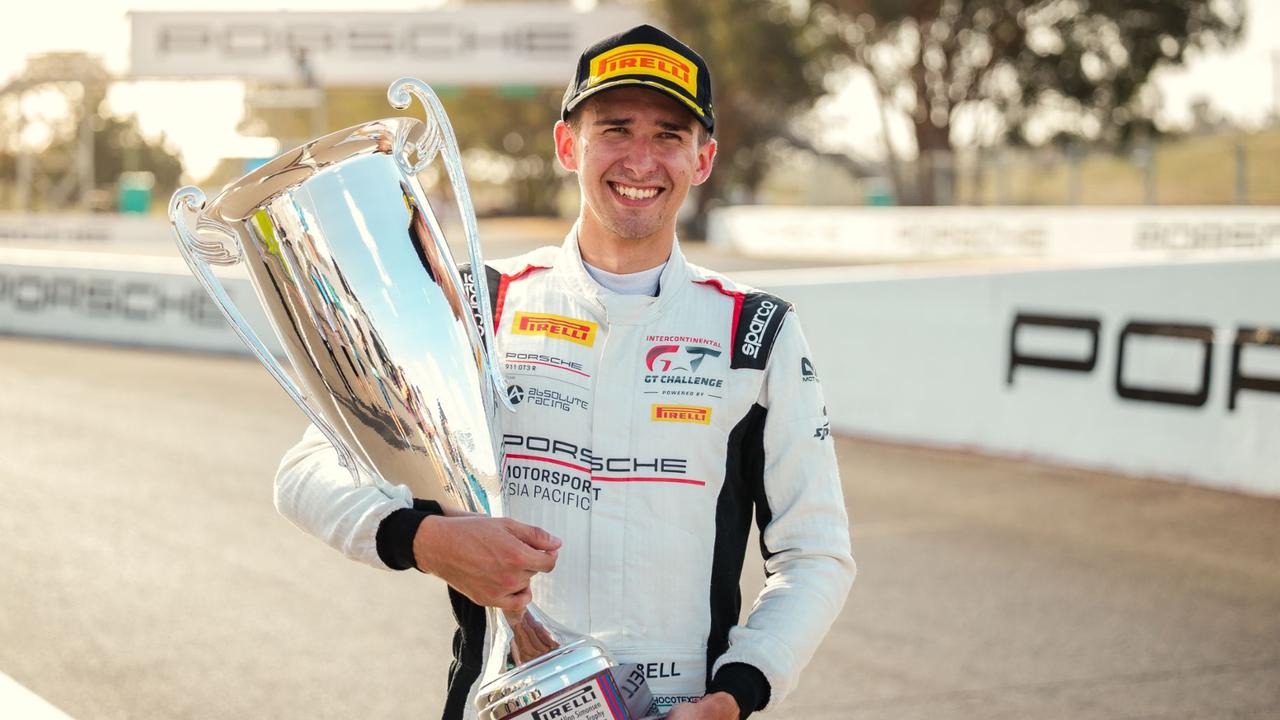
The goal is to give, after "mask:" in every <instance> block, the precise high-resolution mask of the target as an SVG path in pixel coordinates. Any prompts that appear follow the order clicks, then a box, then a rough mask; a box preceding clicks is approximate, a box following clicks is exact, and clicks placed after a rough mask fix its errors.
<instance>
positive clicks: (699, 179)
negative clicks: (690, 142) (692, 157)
mask: <svg viewBox="0 0 1280 720" xmlns="http://www.w3.org/2000/svg"><path fill="white" fill-rule="evenodd" d="M695 142H696V141H695ZM715 160H716V141H715V139H714V138H712V139H709V140H707V141H706V142H705V143H703V144H702V147H700V148H698V160H697V162H696V163H695V165H694V168H693V177H691V178H690V179H689V180H690V182H692V183H693V184H694V185H701V184H702V183H704V182H706V181H707V178H709V177H711V166H712V165H714V164H715Z"/></svg>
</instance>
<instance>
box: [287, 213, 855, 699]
mask: <svg viewBox="0 0 1280 720" xmlns="http://www.w3.org/2000/svg"><path fill="white" fill-rule="evenodd" d="M485 270H486V273H485V275H486V276H485V281H486V282H487V283H488V286H489V290H490V293H489V294H490V299H491V302H492V304H493V310H494V317H495V326H496V327H497V329H498V332H497V338H498V339H497V342H498V351H499V352H498V354H499V357H500V358H501V359H502V362H503V372H504V374H505V376H506V378H507V380H508V382H509V383H510V384H511V386H512V388H513V391H512V392H513V398H514V399H518V400H519V403H518V404H517V405H516V412H515V413H514V414H509V413H507V412H506V411H500V414H501V415H503V416H504V417H503V418H502V420H501V422H502V423H503V427H502V430H503V435H504V445H505V450H506V465H505V468H504V472H503V494H504V498H505V501H506V506H507V508H508V514H509V515H510V516H511V517H513V518H515V519H517V520H520V521H522V522H526V523H530V524H532V525H537V526H539V527H542V528H545V529H546V530H548V531H549V532H551V533H552V534H554V535H556V536H557V537H559V538H560V539H561V540H562V541H563V546H562V547H561V549H560V551H559V558H558V560H557V564H556V568H555V570H554V571H552V572H551V573H548V574H544V575H539V576H536V577H535V578H534V582H533V596H534V602H535V603H536V604H537V605H538V606H539V607H540V608H541V609H542V610H544V611H545V612H546V613H547V614H548V615H549V616H550V617H551V618H554V619H555V620H557V621H559V622H560V623H562V624H564V625H566V626H567V627H569V628H571V629H573V630H576V631H578V632H583V633H587V634H590V635H593V636H595V637H596V638H598V639H600V640H601V641H603V642H604V643H605V645H606V646H607V647H609V648H610V650H611V651H612V652H613V654H614V655H615V657H616V658H617V659H618V660H619V661H620V662H621V663H634V664H635V672H641V673H644V674H645V675H646V676H647V679H648V683H649V687H650V690H651V691H652V693H653V695H654V698H655V699H657V700H659V702H660V704H661V705H663V706H664V707H665V706H670V705H673V704H675V703H677V702H682V701H686V700H690V699H693V698H696V697H699V696H701V695H703V694H704V693H705V692H709V691H715V690H724V691H727V692H730V693H732V694H733V695H734V697H735V698H736V699H737V700H738V703H739V705H740V706H741V707H742V710H743V716H744V717H745V716H746V715H749V714H750V712H751V711H752V710H756V709H764V708H767V707H771V706H774V705H776V704H777V703H778V702H780V701H781V700H782V699H783V698H784V697H786V695H787V693H788V692H790V691H791V690H792V689H793V688H794V687H795V685H796V681H797V679H798V677H799V674H800V670H801V669H802V668H803V667H804V665H805V664H806V663H807V662H808V661H809V659H810V657H812V655H813V653H814V651H815V650H816V649H817V647H818V643H819V642H820V641H821V640H822V638H823V636H824V635H825V634H826V632H827V630H828V628H829V627H830V625H831V623H832V621H833V620H834V619H835V617H836V615H837V614H838V613H839V612H840V609H841V607H842V606H843V604H844V600H845V596H846V595H847V594H848V591H849V587H850V585H851V583H852V581H853V577H854V563H853V558H852V556H851V554H850V547H849V532H848V519H847V516H846V514H845V507H844V499H843V496H842V491H841V485H840V479H839V477H838V475H837V471H836V459H835V452H834V449H833V446H832V440H831V439H830V437H829V430H828V425H827V417H826V408H825V407H824V404H823V398H822V390H821V386H820V383H819V381H818V377H817V375H816V374H815V372H814V368H813V365H812V363H811V361H810V359H809V357H808V356H809V351H808V346H807V344H806V343H805V340H804V336H803V335H802V334H801V331H800V326H799V324H798V322H797V320H796V317H795V313H794V312H792V311H791V308H790V306H789V305H788V304H787V303H785V302H783V301H782V300H780V299H778V298H776V297H773V296H771V295H768V294H766V293H762V292H757V291H754V290H751V289H748V288H744V287H740V286H737V285H735V284H734V283H732V282H731V281H729V280H727V279H725V278H723V277H721V276H719V275H715V274H713V273H710V272H708V271H706V270H703V269H701V268H698V267H696V266H693V265H690V264H689V263H687V262H685V260H684V258H683V256H682V255H681V253H680V249H679V246H678V245H677V246H676V247H675V248H674V249H673V251H672V255H671V259H670V261H669V262H668V263H667V266H666V268H665V269H664V270H663V272H662V275H661V279H660V289H659V294H658V295H657V296H656V297H646V296H634V295H618V294H614V293H612V292H610V291H608V290H606V289H604V288H602V287H600V286H599V285H598V284H597V283H596V282H595V281H594V280H593V279H591V277H590V276H589V275H588V274H587V272H586V269H585V268H584V267H583V265H582V261H581V258H580V256H579V252H578V245H577V240H576V235H575V234H574V233H570V235H569V237H568V238H567V239H566V241H565V243H564V245H563V246H562V247H559V248H556V247H545V248H541V249H539V250H536V251H533V252H531V253H528V254H526V255H523V256H520V257H517V258H513V259H509V260H504V261H498V262H495V263H492V265H491V266H490V267H486V269H485ZM464 280H465V281H466V282H468V283H470V282H471V281H472V278H471V273H470V270H469V269H467V270H466V271H465V272H464ZM473 297H474V295H473ZM473 309H474V308H473ZM486 334H487V333H486ZM486 341H487V338H486ZM400 489H401V491H402V492H400V494H399V495H398V496H395V495H394V493H393V494H392V495H393V496H392V497H388V496H387V494H384V493H383V492H379V491H378V490H376V489H374V488H373V487H368V486H366V487H359V488H357V487H353V486H352V484H351V481H350V476H349V474H348V473H347V471H346V470H344V469H342V468H340V467H338V465H337V462H336V459H335V455H334V453H333V450H332V448H331V447H329V446H328V444H327V442H326V441H325V440H324V439H323V437H322V436H321V435H320V434H319V433H318V432H317V431H315V429H314V428H312V429H310V430H308V433H307V435H306V437H304V439H303V441H302V442H301V443H300V444H299V445H298V446H296V447H295V448H293V449H292V450H290V451H289V453H288V454H287V455H286V456H285V458H284V460H283V462H282V464H281V467H280V472H279V474H278V476H277V479H276V503H277V507H279V509H280V511H281V512H282V513H283V514H284V515H285V516H286V517H288V518H289V519H290V520H291V521H292V522H294V523H295V524H296V525H298V526H299V527H300V528H302V529H303V530H305V531H307V532H309V533H311V534H313V535H316V536H318V537H320V538H321V539H323V540H325V541H326V542H328V543H329V544H330V545H332V546H334V547H336V548H338V549H340V550H342V551H343V552H344V553H345V554H347V555H348V556H350V557H352V558H355V559H358V560H361V561H364V562H366V563H369V564H371V565H374V566H377V567H391V568H396V569H403V568H407V567H412V566H413V564H414V563H413V555H412V537H413V532H414V531H416V529H417V526H418V524H419V523H420V522H421V520H422V518H424V517H425V516H426V514H427V513H428V512H432V511H433V510H432V509H431V508H430V507H429V505H427V504H425V503H422V502H421V501H419V502H417V503H416V504H415V503H414V500H413V498H411V497H410V496H409V494H408V491H407V490H405V489H403V488H400ZM753 513H754V516H755V520H756V523H757V524H758V526H759V527H760V528H761V532H762V536H761V540H762V542H761V545H762V547H761V551H762V553H763V555H764V558H765V569H766V573H767V577H768V579H767V582H766V586H765V589H764V590H763V591H762V592H761V593H760V596H759V597H758V598H757V599H756V601H755V605H754V607H753V608H752V610H751V612H750V614H749V616H748V617H747V619H746V622H745V623H742V624H739V612H740V605H741V597H740V593H739V589H738V583H739V577H740V574H741V570H742V563H743V558H744V553H745V549H746V544H747V537H748V532H749V530H750V524H751V519H752V515H753ZM452 595H453V604H454V611H455V615H456V616H457V618H458V621H459V626H460V629H459V631H458V636H457V639H456V642H455V662H454V664H453V667H452V669H451V671H450V678H449V680H450V691H449V700H448V704H447V706H446V710H445V717H446V718H447V720H453V719H454V718H462V717H473V716H474V710H473V709H472V706H471V702H470V698H471V697H472V696H473V694H474V691H475V689H476V688H475V687H474V686H475V685H476V681H477V678H478V676H479V672H480V666H481V661H482V656H481V654H482V652H483V648H481V647H480V645H482V644H483V638H484V622H485V619H484V614H483V613H482V612H480V611H479V609H478V608H476V606H474V605H473V604H471V603H470V601H468V600H467V599H466V598H464V597H462V596H461V595H459V594H457V593H452Z"/></svg>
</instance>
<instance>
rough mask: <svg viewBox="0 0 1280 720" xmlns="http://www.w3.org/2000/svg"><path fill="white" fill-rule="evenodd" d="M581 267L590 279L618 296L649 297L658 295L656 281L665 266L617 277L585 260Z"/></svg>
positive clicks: (617, 275)
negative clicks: (585, 270)
mask: <svg viewBox="0 0 1280 720" xmlns="http://www.w3.org/2000/svg"><path fill="white" fill-rule="evenodd" d="M582 265H583V267H585V268H586V269H587V273H588V274H589V275H591V279H592V280H595V281H596V282H598V283H600V285H601V286H602V287H604V288H605V289H607V290H610V291H612V292H615V293H617V294H619V295H648V296H649V297H653V296H655V295H657V294H658V281H659V279H660V278H661V276H662V270H663V268H665V267H666V266H667V264H666V263H665V262H664V263H662V264H661V265H659V266H657V267H652V268H649V269H648V270H641V271H640V272H633V273H625V274H622V275H619V274H618V273H611V272H608V271H607V270H601V269H600V268H598V267H594V266H593V265H591V264H590V263H588V262H587V261H586V260H583V261H582Z"/></svg>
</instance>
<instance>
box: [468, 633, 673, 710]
mask: <svg viewBox="0 0 1280 720" xmlns="http://www.w3.org/2000/svg"><path fill="white" fill-rule="evenodd" d="M616 669H617V665H616V663H614V661H613V658H611V657H610V656H609V654H608V652H607V651H606V650H605V649H604V647H603V646H602V645H600V644H599V643H598V642H596V641H595V640H593V639H591V638H580V639H579V640H577V641H576V642H573V643H570V644H568V645H565V646H563V647H560V648H558V649H556V650H554V651H552V652H549V653H547V654H546V655H543V656H542V657H539V658H535V659H534V660H532V661H530V662H527V663H525V664H523V665H520V666H518V667H516V668H514V669H512V670H510V671H508V672H506V673H503V674H502V675H501V676H499V677H497V678H495V679H494V680H493V681H491V682H489V683H486V684H485V686H484V687H482V688H481V689H480V693H479V695H478V697H477V699H476V704H477V706H479V716H480V720H641V719H642V718H645V717H648V716H649V714H650V713H651V712H652V711H653V708H652V702H653V701H652V695H651V694H650V692H649V687H648V685H647V684H644V683H643V681H641V683H640V684H639V685H637V684H636V683H635V682H634V681H632V680H630V679H628V681H627V682H625V683H624V684H623V687H621V688H620V687H619V681H618V678H616V677H615V674H614V673H615V670H616Z"/></svg>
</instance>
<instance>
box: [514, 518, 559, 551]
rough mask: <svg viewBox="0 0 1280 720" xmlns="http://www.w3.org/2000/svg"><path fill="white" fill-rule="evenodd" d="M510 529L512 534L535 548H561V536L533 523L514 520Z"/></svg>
mask: <svg viewBox="0 0 1280 720" xmlns="http://www.w3.org/2000/svg"><path fill="white" fill-rule="evenodd" d="M509 529H510V530H511V534H512V535H515V536H516V538H518V539H519V540H521V541H523V542H524V544H526V545H528V546H529V547H531V548H533V549H534V550H559V549H560V538H558V537H556V536H555V535H552V534H551V533H549V532H547V531H546V530H543V529H542V528H540V527H534V526H533V525H525V524H524V523H522V522H516V521H512V523H511V525H510V527H509Z"/></svg>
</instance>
